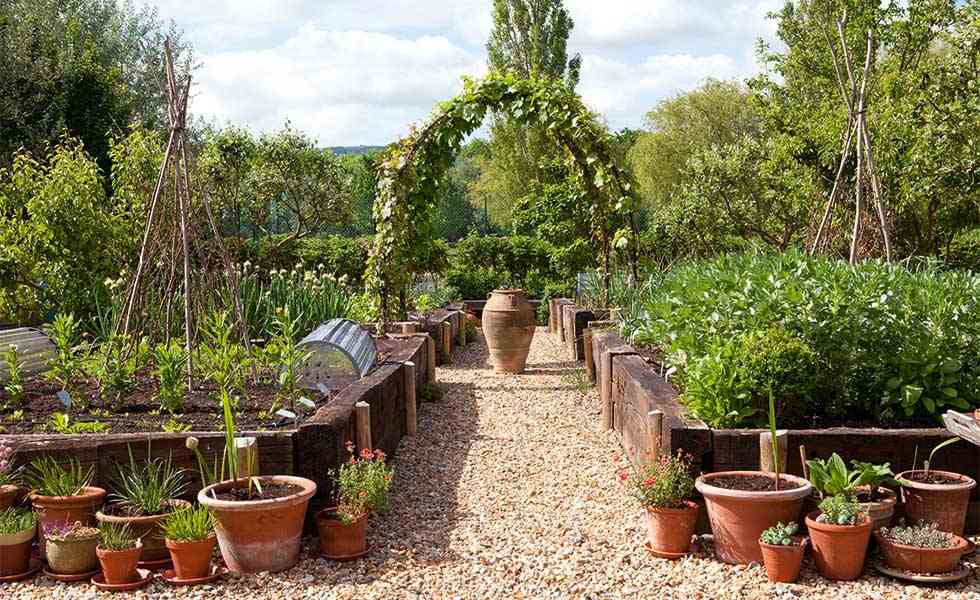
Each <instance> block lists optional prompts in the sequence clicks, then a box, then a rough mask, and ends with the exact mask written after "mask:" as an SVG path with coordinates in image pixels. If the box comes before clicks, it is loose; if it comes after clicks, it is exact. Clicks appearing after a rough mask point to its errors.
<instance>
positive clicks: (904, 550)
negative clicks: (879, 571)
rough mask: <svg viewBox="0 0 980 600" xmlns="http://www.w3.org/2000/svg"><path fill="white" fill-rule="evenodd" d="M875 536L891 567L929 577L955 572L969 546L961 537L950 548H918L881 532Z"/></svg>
mask: <svg viewBox="0 0 980 600" xmlns="http://www.w3.org/2000/svg"><path fill="white" fill-rule="evenodd" d="M874 534H875V539H876V540H877V541H878V547H879V548H880V549H881V555H882V556H883V557H884V558H885V562H886V563H887V564H888V566H889V567H892V568H893V569H900V570H902V571H911V572H913V573H920V574H927V575H931V574H934V573H949V572H950V571H955V570H956V565H958V564H959V563H960V557H961V556H963V553H964V552H965V551H966V548H967V546H969V543H968V542H967V541H966V540H965V539H963V538H961V537H960V536H956V539H955V541H956V543H955V544H954V545H953V546H951V547H949V548H917V547H915V546H908V545H906V544H902V543H900V542H896V541H894V540H891V539H888V538H887V537H885V536H883V535H881V532H880V531H876V532H874Z"/></svg>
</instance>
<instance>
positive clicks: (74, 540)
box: [41, 522, 99, 575]
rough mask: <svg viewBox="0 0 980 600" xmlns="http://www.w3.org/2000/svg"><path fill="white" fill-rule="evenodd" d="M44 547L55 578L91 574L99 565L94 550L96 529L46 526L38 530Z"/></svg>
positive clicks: (63, 524) (74, 526)
mask: <svg viewBox="0 0 980 600" xmlns="http://www.w3.org/2000/svg"><path fill="white" fill-rule="evenodd" d="M41 531H42V533H43V536H44V540H45V543H46V546H47V549H48V551H47V561H48V570H49V571H51V572H52V573H56V574H58V575H81V574H85V573H92V572H94V571H95V570H96V569H98V566H99V557H98V556H97V555H96V554H95V548H96V547H97V546H98V545H99V530H98V529H96V528H95V527H90V526H88V525H84V524H82V523H78V522H76V523H49V524H47V525H44V526H42V529H41Z"/></svg>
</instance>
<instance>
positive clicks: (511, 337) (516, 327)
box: [483, 290, 536, 373]
mask: <svg viewBox="0 0 980 600" xmlns="http://www.w3.org/2000/svg"><path fill="white" fill-rule="evenodd" d="M535 325H536V323H535V315H534V307H533V306H531V303H530V302H528V300H527V296H525V295H524V290H494V291H493V292H492V293H491V294H490V299H489V300H487V304H486V306H485V307H484V309H483V335H484V337H486V339H487V347H488V348H489V349H490V362H491V363H493V370H494V372H496V373H523V372H524V367H525V366H527V353H528V352H529V351H530V349H531V339H532V338H533V337H534V328H535Z"/></svg>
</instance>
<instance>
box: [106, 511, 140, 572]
mask: <svg viewBox="0 0 980 600" xmlns="http://www.w3.org/2000/svg"><path fill="white" fill-rule="evenodd" d="M142 552H143V543H142V542H141V541H140V539H139V536H137V535H136V534H135V533H134V532H133V530H132V529H130V527H129V524H128V523H112V522H107V521H103V522H101V523H99V545H98V547H97V548H96V549H95V554H96V556H98V557H99V564H100V565H101V566H102V577H103V578H104V579H105V582H106V583H107V584H109V585H119V584H123V583H132V582H133V581H136V580H137V579H138V578H139V573H138V572H137V571H136V565H137V563H139V560H140V554H141V553H142Z"/></svg>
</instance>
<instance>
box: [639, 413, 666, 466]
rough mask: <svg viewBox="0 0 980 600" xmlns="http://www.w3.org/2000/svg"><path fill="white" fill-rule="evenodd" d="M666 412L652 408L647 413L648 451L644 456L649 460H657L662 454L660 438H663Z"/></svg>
mask: <svg viewBox="0 0 980 600" xmlns="http://www.w3.org/2000/svg"><path fill="white" fill-rule="evenodd" d="M663 431H664V412H663V411H662V410H651V411H650V412H648V413H647V435H648V438H647V444H648V447H647V452H646V456H645V457H643V458H645V459H646V460H647V461H649V462H653V461H655V460H657V457H658V456H659V455H660V440H661V439H662V438H663Z"/></svg>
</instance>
